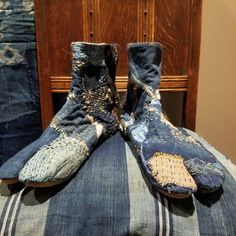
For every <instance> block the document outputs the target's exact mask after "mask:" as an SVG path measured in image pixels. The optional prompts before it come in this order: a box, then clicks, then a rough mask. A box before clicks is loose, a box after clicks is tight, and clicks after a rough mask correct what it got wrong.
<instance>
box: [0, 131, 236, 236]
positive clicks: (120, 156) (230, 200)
mask: <svg viewBox="0 0 236 236" xmlns="http://www.w3.org/2000/svg"><path fill="white" fill-rule="evenodd" d="M188 132H189V133H190V134H191V135H192V136H193V137H194V138H195V139H197V140H199V141H200V142H202V144H203V145H204V146H205V147H206V148H207V149H208V150H210V151H211V152H212V153H214V154H215V155H216V156H217V158H218V159H219V161H220V162H221V163H222V164H223V165H224V166H225V175H226V179H225V183H224V186H223V188H222V189H220V190H219V191H217V192H216V193H213V194H208V195H200V194H195V196H193V197H191V198H188V199H185V200H174V199H167V198H165V197H163V196H162V195H161V194H159V193H157V192H155V191H154V190H153V189H152V188H151V186H150V184H149V183H148V182H147V181H146V178H145V176H144V173H143V171H142V169H141V168H140V166H139V162H138V160H137V159H136V158H135V157H134V155H133V152H132V147H131V144H130V143H129V142H124V140H123V138H122V137H121V135H120V134H119V133H118V134H116V135H115V136H113V137H111V138H110V139H108V140H106V141H105V142H104V143H103V144H101V145H100V146H99V147H98V148H97V149H96V150H95V151H94V153H93V154H92V155H91V156H90V158H89V159H88V160H87V161H86V162H85V163H84V165H83V166H82V168H81V169H80V171H79V172H78V173H77V174H76V175H75V176H74V178H73V179H71V180H69V181H68V182H67V183H64V184H62V185H60V186H55V187H51V188H41V189H33V188H29V187H26V188H25V187H24V186H22V185H18V186H15V187H14V188H13V187H12V188H11V189H9V188H7V186H3V185H2V186H1V194H2V196H0V236H5V235H9V236H10V235H24V236H25V235H30V236H31V235H50V236H51V235H66V236H67V235H89V236H90V235H102V236H106V235H145V236H148V235H163V236H164V235H165V236H167V235H191V236H193V235H236V217H235V209H236V194H235V193H236V182H235V181H236V167H235V166H234V165H233V164H232V163H231V162H230V161H229V160H227V159H226V158H225V157H224V156H223V155H222V154H221V153H219V152H217V151H216V150H215V149H214V148H213V147H211V146H210V145H209V144H208V143H206V142H205V141H204V140H203V139H202V138H201V137H199V136H197V135H196V134H195V133H192V132H190V131H188Z"/></svg>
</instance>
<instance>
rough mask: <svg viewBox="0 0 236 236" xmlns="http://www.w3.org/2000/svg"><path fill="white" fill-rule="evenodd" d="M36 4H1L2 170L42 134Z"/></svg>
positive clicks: (19, 0) (23, 0)
mask: <svg viewBox="0 0 236 236" xmlns="http://www.w3.org/2000/svg"><path fill="white" fill-rule="evenodd" d="M34 31H35V30H34V8H33V0H8V1H0V166H1V165H2V164H3V163H4V162H5V161H6V160H8V159H9V158H10V157H12V156H13V155H14V154H15V153H16V152H18V151H19V150H21V149H22V148H23V147H24V146H26V145H27V144H29V143H31V142H32V141H33V140H35V139H36V138H37V137H39V135H40V133H41V121H40V106H39V92H38V82H37V63H36V47H35V32H34Z"/></svg>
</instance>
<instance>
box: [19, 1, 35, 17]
mask: <svg viewBox="0 0 236 236" xmlns="http://www.w3.org/2000/svg"><path fill="white" fill-rule="evenodd" d="M22 7H23V8H24V10H25V11H27V12H28V13H29V14H30V15H33V14H34V2H33V1H32V0H22Z"/></svg>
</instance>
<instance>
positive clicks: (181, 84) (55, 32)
mask: <svg viewBox="0 0 236 236" xmlns="http://www.w3.org/2000/svg"><path fill="white" fill-rule="evenodd" d="M35 14H36V33H37V49H38V65H39V83H40V93H41V107H42V121H43V126H44V127H46V126H47V125H48V123H49V122H50V120H51V118H52V116H53V113H52V99H51V93H58V92H67V91H68V89H69V85H70V80H71V77H70V74H71V51H70V43H71V42H72V41H88V42H107V43H118V44H120V45H121V54H120V59H119V65H118V69H117V78H116V84H117V88H118V90H119V91H124V90H125V89H126V85H127V74H128V58H127V54H126V44H127V43H129V42H143V41H158V42H160V43H161V44H162V45H163V49H164V52H163V67H162V81H161V90H163V91H184V92H185V99H184V126H185V127H188V128H191V129H193V130H194V128H195V116H196V96H197V80H198V69H199V51H200V28H201V0H109V1H108V0H66V1H65V0H35Z"/></svg>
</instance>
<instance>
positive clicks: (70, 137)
mask: <svg viewBox="0 0 236 236" xmlns="http://www.w3.org/2000/svg"><path fill="white" fill-rule="evenodd" d="M71 48H72V54H73V62H72V76H73V79H72V82H71V89H70V92H69V95H68V97H67V101H66V103H65V104H64V106H63V107H62V108H61V110H60V111H59V112H58V113H57V114H56V115H55V117H54V118H53V120H52V122H51V124H50V126H49V127H48V129H46V130H45V131H44V133H43V134H42V136H41V137H40V138H39V139H38V140H36V141H35V143H34V144H32V145H30V146H28V147H26V148H25V149H23V150H22V151H20V152H19V153H17V154H16V155H15V156H14V157H13V158H11V159H10V160H9V161H8V162H6V163H5V164H4V165H3V166H2V168H0V178H1V179H3V180H4V182H10V181H11V182H12V180H13V179H15V178H18V177H19V180H20V181H22V182H25V183H26V184H27V185H30V186H38V187H42V186H51V185H55V184H58V183H60V182H61V181H64V180H66V179H68V178H69V177H71V175H72V174H73V173H74V172H75V171H76V170H78V168H79V167H80V165H81V164H82V162H83V161H84V160H85V159H86V157H87V156H88V153H89V152H90V151H91V150H92V149H93V148H94V146H95V145H96V143H97V141H98V139H100V138H106V137H107V136H108V135H111V134H113V133H115V132H117V130H118V128H119V125H118V122H117V118H116V115H115V108H116V105H117V95H116V88H115V85H114V81H115V69H116V63H117V60H118V59H117V57H118V52H117V49H116V46H115V45H109V44H103V43H102V44H90V43H81V42H74V43H72V44H71ZM16 162H18V163H19V165H17V166H15V164H16ZM13 165H14V167H12V166H13ZM12 169H14V171H12Z"/></svg>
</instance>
